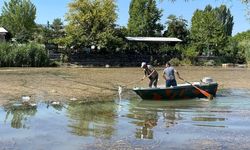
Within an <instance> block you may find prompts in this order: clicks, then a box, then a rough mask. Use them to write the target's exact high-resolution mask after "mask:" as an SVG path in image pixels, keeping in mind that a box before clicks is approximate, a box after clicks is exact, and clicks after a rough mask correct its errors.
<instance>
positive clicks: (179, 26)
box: [164, 15, 189, 43]
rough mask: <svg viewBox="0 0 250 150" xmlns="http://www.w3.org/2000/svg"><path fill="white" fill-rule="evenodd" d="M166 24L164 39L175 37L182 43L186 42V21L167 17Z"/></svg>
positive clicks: (172, 16)
mask: <svg viewBox="0 0 250 150" xmlns="http://www.w3.org/2000/svg"><path fill="white" fill-rule="evenodd" d="M166 24H167V30H166V31H165V32H164V36H166V37H177V38H179V39H181V40H182V41H183V42H182V43H187V42H188V35H189V31H188V29H187V20H185V19H183V18H181V17H179V18H177V17H176V16H175V15H169V16H168V21H167V22H166Z"/></svg>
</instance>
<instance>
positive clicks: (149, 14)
mask: <svg viewBox="0 0 250 150" xmlns="http://www.w3.org/2000/svg"><path fill="white" fill-rule="evenodd" d="M161 16H162V10H159V9H158V8H157V6H156V1H155V0H132V1H131V3H130V8H129V22H128V32H129V33H128V34H129V35H130V36H159V35H161V30H162V29H163V26H162V25H161V24H160V22H159V21H160V18H161Z"/></svg>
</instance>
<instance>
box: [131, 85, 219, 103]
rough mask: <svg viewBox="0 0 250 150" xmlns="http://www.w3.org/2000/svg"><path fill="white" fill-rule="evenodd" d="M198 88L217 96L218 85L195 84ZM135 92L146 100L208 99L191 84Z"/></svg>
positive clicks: (136, 90)
mask: <svg viewBox="0 0 250 150" xmlns="http://www.w3.org/2000/svg"><path fill="white" fill-rule="evenodd" d="M193 85H195V86H197V87H198V88H200V89H202V90H204V91H206V92H208V93H210V94H211V95H213V96H216V92H217V88H218V83H216V82H211V83H200V82H198V83H193ZM133 91H134V92H135V93H136V94H138V95H139V96H140V97H141V98H142V99H144V100H174V99H191V98H196V97H198V98H203V97H206V96H205V95H203V94H202V93H201V92H200V91H199V90H197V89H196V88H194V87H193V86H192V85H190V84H178V85H177V86H174V87H167V88H166V87H162V88H138V87H136V88H133Z"/></svg>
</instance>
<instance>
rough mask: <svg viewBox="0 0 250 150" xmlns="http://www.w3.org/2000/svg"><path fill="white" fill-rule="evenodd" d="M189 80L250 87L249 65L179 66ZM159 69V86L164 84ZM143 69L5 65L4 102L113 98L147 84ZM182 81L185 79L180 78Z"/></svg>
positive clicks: (1, 78)
mask: <svg viewBox="0 0 250 150" xmlns="http://www.w3.org/2000/svg"><path fill="white" fill-rule="evenodd" d="M176 69H177V70H178V71H179V73H180V74H181V76H182V77H183V78H184V79H186V80H187V81H199V80H200V79H202V78H203V77H205V76H209V77H212V78H213V79H214V80H215V81H217V82H218V83H219V89H250V86H249V82H250V78H249V76H250V69H249V68H221V67H218V68H213V67H211V68H210V67H177V68H176ZM162 70H163V68H157V71H158V72H159V74H160V76H159V85H164V80H163V78H162V77H161V74H162ZM142 76H143V72H142V70H141V68H139V67H138V68H1V69H0V83H1V84H0V88H1V91H0V105H2V104H5V103H8V102H9V101H12V100H19V99H20V97H21V96H23V95H29V96H31V97H32V100H33V101H70V100H75V99H77V100H83V101H110V100H112V99H114V97H115V96H117V89H118V86H123V87H124V88H126V89H131V88H133V87H135V86H137V87H143V86H144V87H145V86H147V82H148V81H147V80H144V81H140V79H141V77H142ZM177 82H178V83H183V81H180V80H177Z"/></svg>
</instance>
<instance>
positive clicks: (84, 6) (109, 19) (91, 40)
mask: <svg viewBox="0 0 250 150" xmlns="http://www.w3.org/2000/svg"><path fill="white" fill-rule="evenodd" d="M116 8H117V6H116V4H115V1H114V0H91V1H90V0H74V1H73V2H71V3H70V4H69V12H68V13H67V15H66V19H67V21H68V25H67V26H66V34H67V36H66V37H65V38H64V43H65V44H67V45H73V46H78V47H90V46H92V45H94V46H96V47H101V48H106V47H107V45H108V43H109V42H111V41H112V40H113V39H115V38H116V37H114V35H113V34H114V27H115V21H116V19H117V14H116Z"/></svg>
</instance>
